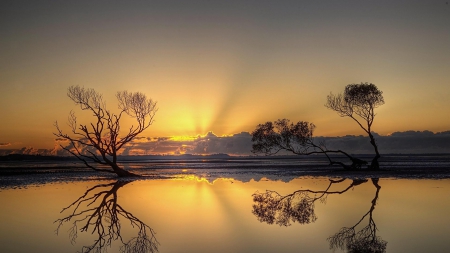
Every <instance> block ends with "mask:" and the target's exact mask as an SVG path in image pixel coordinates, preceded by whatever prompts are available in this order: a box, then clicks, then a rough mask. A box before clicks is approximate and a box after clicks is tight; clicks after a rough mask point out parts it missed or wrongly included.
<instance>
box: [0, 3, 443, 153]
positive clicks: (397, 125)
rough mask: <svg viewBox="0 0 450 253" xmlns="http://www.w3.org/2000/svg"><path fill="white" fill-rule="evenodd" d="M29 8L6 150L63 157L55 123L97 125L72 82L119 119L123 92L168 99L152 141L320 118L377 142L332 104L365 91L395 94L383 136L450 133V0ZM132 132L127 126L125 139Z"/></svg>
mask: <svg viewBox="0 0 450 253" xmlns="http://www.w3.org/2000/svg"><path fill="white" fill-rule="evenodd" d="M27 4H31V3H23V4H11V5H6V6H2V7H3V8H4V10H3V9H2V10H3V11H4V13H5V15H3V16H2V20H1V21H2V22H0V30H1V31H4V32H3V33H2V37H1V39H0V66H1V67H2V68H0V108H1V109H0V119H1V121H2V124H0V149H20V148H22V147H33V148H36V149H51V148H53V146H54V136H53V134H52V132H54V131H55V129H54V127H53V123H54V122H55V121H56V120H57V121H58V122H59V123H60V125H61V126H62V125H65V124H66V120H67V115H68V113H69V112H70V110H75V111H76V113H77V115H78V116H79V119H80V121H83V122H85V123H87V122H90V121H91V120H92V115H91V114H89V113H87V114H86V113H84V112H80V110H79V108H77V107H76V106H75V105H74V104H73V103H72V101H70V99H68V98H67V96H66V93H67V88H68V87H70V86H72V85H80V86H84V87H86V88H93V89H95V90H96V91H98V92H100V93H102V94H103V95H104V100H105V101H106V104H107V107H108V109H110V110H116V109H117V101H116V98H115V93H116V92H117V91H122V90H128V91H130V92H136V91H139V92H142V93H144V94H146V95H147V96H148V97H150V98H152V99H153V100H155V101H157V102H158V108H159V111H158V112H157V114H156V116H155V122H154V124H153V125H152V126H151V127H150V128H149V129H148V130H146V131H145V132H144V133H142V135H141V136H144V137H151V138H157V137H168V136H198V135H203V134H205V133H208V132H214V133H215V134H216V135H218V136H222V135H233V134H236V133H240V132H251V131H253V130H254V129H255V127H256V126H257V125H258V124H261V123H264V122H267V121H274V120H277V119H282V118H288V119H290V120H292V121H295V122H296V121H300V120H302V121H309V122H313V123H314V124H316V126H317V129H316V135H317V136H342V135H359V134H363V132H362V131H361V130H360V129H359V127H358V126H357V125H356V124H355V123H354V122H352V121H351V120H350V119H344V118H340V117H339V116H338V115H337V114H336V113H334V112H332V111H330V110H328V109H326V108H325V107H324V106H323V105H324V103H325V102H326V96H327V95H328V94H329V93H330V92H333V93H338V92H342V91H343V89H344V87H345V85H347V84H350V83H360V82H371V83H374V84H376V85H377V86H378V88H379V89H380V90H382V91H383V95H384V97H385V101H386V104H385V105H383V106H381V107H380V108H378V109H377V116H376V119H375V123H374V126H373V130H374V131H375V132H377V133H379V134H381V135H386V134H388V133H392V132H396V131H407V130H415V131H423V130H430V131H433V132H440V131H447V130H449V126H450V117H446V116H445V115H448V110H449V108H450V100H449V99H448V98H449V97H450V88H449V87H450V86H449V85H448V84H449V83H450V76H449V75H448V66H449V65H450V58H449V57H445V56H447V55H450V47H448V45H449V44H450V36H447V35H448V32H449V31H448V26H447V24H449V23H450V15H448V8H447V7H448V6H446V5H445V2H444V3H440V2H437V1H423V2H415V3H411V4H409V5H408V6H405V5H404V4H402V3H397V2H390V3H388V4H386V5H384V4H383V5H380V4H379V3H378V2H376V1H373V2H365V3H361V4H358V5H347V4H345V3H341V2H340V1H337V2H335V3H334V2H333V3H330V4H326V5H323V4H322V3H320V2H316V1H311V2H308V3H303V2H298V1H297V2H295V1H291V2H286V3H284V4H280V3H278V2H267V3H264V4H261V6H260V7H261V8H252V7H251V6H250V5H249V3H245V2H242V1H237V2H236V3H230V5H228V4H227V5H226V6H222V4H219V3H213V2H211V3H208V4H207V5H205V6H203V5H202V6H198V5H196V4H189V5H184V4H183V3H181V2H180V3H176V4H175V3H172V4H167V3H158V4H155V3H152V2H145V3H134V2H127V3H121V4H117V5H108V6H100V5H99V6H97V5H95V4H94V5H92V6H89V7H88V8H87V9H86V10H85V11H81V10H80V8H79V7H80V6H78V5H77V4H78V3H75V2H73V1H66V2H64V3H63V4H55V3H49V4H48V6H47V7H48V8H28V7H27V6H28V5H27ZM203 8H206V9H203ZM293 10H296V11H293ZM118 13H120V16H121V17H122V18H121V19H117V14H118ZM361 13H368V14H367V15H360V14H361ZM392 13H395V15H392ZM66 17H71V18H69V19H67V18H66ZM330 38H332V39H330ZM132 124H135V122H134V121H133V120H132V119H130V118H127V117H124V118H123V127H122V130H123V131H126V130H127V129H128V128H127V127H129V126H131V125H132ZM183 138H184V137H182V138H178V137H177V138H176V139H183Z"/></svg>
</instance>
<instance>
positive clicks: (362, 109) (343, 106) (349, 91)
mask: <svg viewBox="0 0 450 253" xmlns="http://www.w3.org/2000/svg"><path fill="white" fill-rule="evenodd" d="M383 104H384V98H383V92H382V91H380V90H379V89H378V88H377V86H375V84H372V83H361V84H349V85H347V86H346V87H345V91H344V93H343V94H337V95H334V94H332V93H331V94H330V95H328V97H327V103H326V104H325V106H326V107H327V108H329V109H331V110H333V111H336V112H337V113H338V114H339V116H341V117H349V118H351V119H353V120H354V121H355V122H356V123H358V125H359V126H360V127H361V128H362V129H363V130H364V131H365V132H366V133H367V134H368V135H369V138H370V144H372V146H373V147H374V149H375V157H374V158H373V159H372V162H371V164H370V168H371V169H375V170H376V169H379V167H380V166H379V163H378V159H379V158H380V153H379V152H378V146H377V144H376V141H375V138H374V136H373V134H372V124H373V121H374V119H375V115H376V114H375V112H374V111H375V108H377V107H379V106H381V105H383Z"/></svg>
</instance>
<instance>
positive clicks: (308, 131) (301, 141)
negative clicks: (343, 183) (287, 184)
mask: <svg viewBox="0 0 450 253" xmlns="http://www.w3.org/2000/svg"><path fill="white" fill-rule="evenodd" d="M314 129H315V125H314V124H313V123H309V122H307V121H299V122H297V123H296V124H293V123H290V121H289V120H288V119H279V120H277V121H275V122H270V121H269V122H266V123H265V124H260V125H258V126H257V127H256V129H255V130H254V131H253V132H252V142H254V143H253V145H252V147H253V149H252V152H253V153H255V154H256V153H263V154H265V155H274V154H277V153H278V152H280V151H281V150H285V151H288V152H291V153H293V154H297V155H312V154H324V155H325V156H326V157H327V159H328V161H329V163H330V165H335V164H337V165H340V166H342V167H343V168H344V169H360V168H361V165H362V164H365V163H366V162H365V161H362V160H360V159H358V158H355V157H352V156H351V155H349V154H347V153H346V152H344V151H342V150H328V149H327V148H326V146H325V143H319V144H316V143H315V142H314V137H313V135H314ZM333 153H334V154H342V155H344V156H346V157H347V158H349V159H350V160H351V162H352V164H351V165H346V164H344V163H343V162H340V161H334V160H332V159H331V157H330V155H329V154H333Z"/></svg>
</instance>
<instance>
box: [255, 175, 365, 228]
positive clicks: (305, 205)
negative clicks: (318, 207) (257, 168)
mask: <svg viewBox="0 0 450 253" xmlns="http://www.w3.org/2000/svg"><path fill="white" fill-rule="evenodd" d="M344 180H345V178H344V179H340V180H333V179H329V181H330V183H329V184H328V187H327V188H326V189H325V190H323V191H313V190H309V189H306V190H298V191H295V192H293V193H291V194H288V195H285V196H281V195H280V194H279V193H278V192H276V191H271V190H266V192H264V193H260V192H256V193H254V194H253V195H252V196H253V202H255V204H254V205H253V210H252V213H253V214H254V215H255V216H256V217H257V218H258V220H259V221H260V222H265V223H268V224H273V223H275V224H278V225H280V226H290V225H291V221H292V222H298V223H300V224H309V223H311V222H315V221H316V220H317V216H316V215H315V213H314V208H315V205H314V203H315V202H316V201H318V200H319V201H320V202H322V203H324V202H326V199H327V197H328V195H332V194H342V193H345V192H346V191H348V190H350V189H352V188H353V187H354V186H357V185H360V184H362V183H365V182H367V179H355V180H353V181H352V183H351V184H350V185H349V186H348V187H347V188H345V189H344V190H341V191H330V188H331V186H332V185H333V184H338V183H341V182H343V181H344ZM310 194H313V195H314V196H310Z"/></svg>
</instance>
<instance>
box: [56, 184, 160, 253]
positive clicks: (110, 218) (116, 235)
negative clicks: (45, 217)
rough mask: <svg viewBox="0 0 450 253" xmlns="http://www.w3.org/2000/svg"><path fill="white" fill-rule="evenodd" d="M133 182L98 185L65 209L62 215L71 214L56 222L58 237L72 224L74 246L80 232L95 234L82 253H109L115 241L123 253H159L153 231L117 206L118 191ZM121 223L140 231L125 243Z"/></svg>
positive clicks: (70, 231) (70, 233) (71, 235)
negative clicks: (66, 224)
mask: <svg viewBox="0 0 450 253" xmlns="http://www.w3.org/2000/svg"><path fill="white" fill-rule="evenodd" d="M130 182H131V181H117V182H113V183H106V184H99V185H96V186H94V187H91V188H89V189H88V190H86V192H85V193H84V194H83V195H82V196H81V197H79V198H78V199H77V200H76V201H74V202H73V203H72V204H70V205H69V206H67V207H66V208H63V209H62V211H61V213H63V212H66V211H68V212H69V215H68V216H66V217H64V218H61V219H58V220H56V221H55V223H57V224H58V227H57V229H56V233H57V234H58V232H59V230H60V228H61V227H62V226H63V225H64V223H67V222H71V223H72V226H71V228H70V230H69V236H70V239H71V241H72V244H73V243H75V242H76V239H77V236H78V232H79V231H80V232H91V234H95V235H96V239H95V240H94V243H92V244H91V245H88V246H83V247H82V249H81V252H82V253H90V252H96V253H101V252H107V251H108V248H109V247H110V246H111V244H112V242H113V241H115V240H120V241H121V242H122V246H121V247H120V252H123V253H128V252H130V253H131V252H133V253H146V252H150V253H153V252H157V251H158V245H159V243H158V241H157V240H156V237H155V232H154V231H153V229H152V228H150V227H149V226H147V225H146V224H145V223H144V222H142V221H141V220H140V219H138V218H137V217H136V216H134V215H133V214H132V213H130V212H128V211H126V210H125V209H124V208H123V207H122V206H121V205H120V204H119V203H118V200H117V191H118V190H119V189H120V188H121V187H123V186H124V185H126V184H128V183H130ZM121 219H125V220H126V221H128V222H129V223H130V224H131V226H132V227H134V228H137V229H138V232H137V236H135V237H132V238H131V239H130V240H128V241H124V239H123V238H122V234H121V228H122V227H121ZM79 226H81V227H79Z"/></svg>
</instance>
